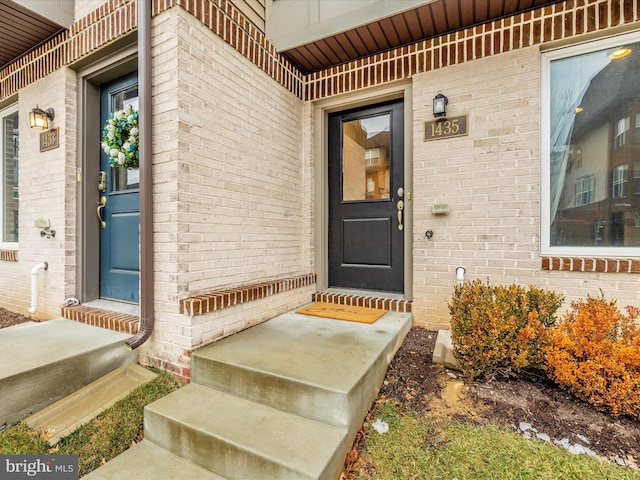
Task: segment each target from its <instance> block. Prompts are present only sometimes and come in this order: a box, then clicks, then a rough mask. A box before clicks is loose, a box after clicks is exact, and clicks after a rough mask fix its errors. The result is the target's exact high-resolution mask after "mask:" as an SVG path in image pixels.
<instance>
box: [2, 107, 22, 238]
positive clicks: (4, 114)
mask: <svg viewBox="0 0 640 480" xmlns="http://www.w3.org/2000/svg"><path fill="white" fill-rule="evenodd" d="M17 111H18V104H17V103H14V104H13V105H10V106H8V107H6V108H4V109H2V110H0V127H2V134H3V137H2V138H0V142H3V146H2V148H0V234H1V235H0V248H2V249H9V250H16V249H17V248H18V242H3V241H2V239H3V238H4V220H5V218H4V209H5V205H4V195H5V191H4V187H5V185H4V171H5V158H4V127H3V125H2V123H4V122H3V120H4V118H5V117H7V116H9V115H11V114H13V113H16V112H17ZM18 128H20V127H19V125H18ZM18 141H20V139H18ZM18 155H19V154H18ZM18 168H20V167H18ZM19 171H20V170H18V172H19ZM18 174H19V173H18ZM18 234H19V232H18Z"/></svg>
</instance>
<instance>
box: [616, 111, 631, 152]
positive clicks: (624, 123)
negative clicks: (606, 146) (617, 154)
mask: <svg viewBox="0 0 640 480" xmlns="http://www.w3.org/2000/svg"><path fill="white" fill-rule="evenodd" d="M615 125H616V131H615V135H614V138H613V148H614V149H616V148H622V147H623V146H624V145H625V143H627V137H628V135H627V134H628V132H629V128H630V125H631V117H629V116H627V117H623V118H621V119H620V120H618V121H617V122H616V124H615Z"/></svg>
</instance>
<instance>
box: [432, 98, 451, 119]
mask: <svg viewBox="0 0 640 480" xmlns="http://www.w3.org/2000/svg"><path fill="white" fill-rule="evenodd" d="M448 103H449V99H448V98H447V97H445V96H444V95H443V94H442V92H438V94H437V95H436V96H435V97H433V116H434V117H446V116H447V104H448Z"/></svg>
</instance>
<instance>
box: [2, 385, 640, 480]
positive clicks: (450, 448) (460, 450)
mask: <svg viewBox="0 0 640 480" xmlns="http://www.w3.org/2000/svg"><path fill="white" fill-rule="evenodd" d="M179 386H180V385H179V384H178V383H177V382H176V381H175V380H174V379H173V378H172V377H171V376H170V375H169V374H166V373H163V372H160V374H159V377H158V378H156V379H155V380H153V381H151V382H149V383H147V384H145V385H142V386H140V387H138V388H137V389H135V390H134V391H133V392H132V393H131V394H130V395H129V396H128V397H126V398H125V399H123V400H121V401H119V402H118V403H116V404H115V405H113V406H112V407H111V408H109V409H107V410H105V411H104V412H103V413H101V414H100V415H99V416H98V417H97V418H95V419H94V420H93V421H91V422H90V423H88V424H86V425H84V426H83V427H81V428H80V429H78V430H77V431H76V432H74V433H73V434H71V435H69V436H68V437H65V438H63V439H62V440H61V441H60V443H59V444H58V445H57V446H56V447H54V448H53V449H52V448H50V447H49V444H48V443H47V439H46V434H45V435H43V434H39V433H38V432H34V431H32V430H31V429H29V428H28V427H27V426H26V425H25V424H23V423H20V424H18V425H16V426H14V427H11V428H8V429H6V430H4V431H3V432H1V433H0V453H2V454H47V453H58V454H72V455H78V456H79V470H80V476H82V475H86V474H87V473H89V472H91V471H92V470H94V469H95V468H97V467H99V466H100V465H101V464H102V463H104V462H105V461H108V460H110V459H111V458H113V457H115V456H116V455H118V454H119V453H121V452H123V451H124V450H126V449H127V448H129V447H130V446H131V445H133V444H135V443H137V442H138V441H140V438H141V426H142V419H143V409H144V406H145V405H147V404H149V403H151V402H153V401H155V400H157V399H158V398H160V397H163V396H164V395H167V394H169V393H171V392H172V391H174V390H176V389H177V388H179ZM371 418H372V419H380V420H382V421H385V422H387V423H388V424H389V431H388V432H387V433H385V434H378V433H377V432H376V431H375V430H374V429H373V428H372V427H371V426H370V425H367V431H368V433H367V436H366V439H365V441H364V443H363V445H362V454H361V460H360V468H359V473H357V474H355V476H350V478H351V479H356V480H374V479H375V480H402V479H420V480H425V479H446V480H454V479H458V480H484V479H486V480H517V479H545V480H553V479H558V480H560V479H562V480H573V479H576V480H578V479H580V480H581V479H585V480H587V479H588V480H604V479H608V480H623V479H624V480H640V472H638V471H637V470H631V469H629V468H623V467H619V466H617V465H614V464H612V463H609V462H605V461H603V460H599V459H596V458H592V457H587V456H578V455H574V454H571V453H569V452H567V451H565V450H562V449H560V448H558V447H555V446H553V445H549V444H546V443H544V442H541V441H532V440H525V439H523V438H522V437H520V436H518V435H516V434H514V433H512V432H509V431H506V430H501V429H498V428H496V427H492V426H478V425H474V424H471V423H460V422H456V421H454V420H451V419H449V418H444V417H438V416H436V415H433V414H426V415H425V416H420V415H417V414H415V413H412V412H410V411H408V410H405V409H403V408H402V407H400V406H399V405H397V404H395V403H392V402H381V403H378V404H377V405H376V406H375V410H374V412H373V415H372V416H371Z"/></svg>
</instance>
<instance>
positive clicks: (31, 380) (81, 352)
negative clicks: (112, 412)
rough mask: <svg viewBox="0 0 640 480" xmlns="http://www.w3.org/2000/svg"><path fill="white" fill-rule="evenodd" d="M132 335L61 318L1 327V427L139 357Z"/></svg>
mask: <svg viewBox="0 0 640 480" xmlns="http://www.w3.org/2000/svg"><path fill="white" fill-rule="evenodd" d="M128 337H129V335H127V334H123V333H118V332H112V331H110V330H105V329H102V328H98V327H92V326H90V325H84V324H81V323H78V322H74V321H71V320H66V319H62V318H60V319H56V320H49V321H46V322H28V323H23V324H20V325H15V326H13V327H8V328H3V329H0V365H2V369H0V391H1V392H2V401H1V402H0V426H1V425H12V424H14V423H16V422H18V421H20V420H22V419H24V418H26V417H27V416H29V415H31V414H33V413H34V412H37V411H39V410H41V409H43V408H44V407H46V406H48V405H50V404H52V403H54V402H55V401H57V400H59V399H60V398H62V397H64V396H66V395H68V394H70V393H72V392H74V391H76V390H78V389H79V388H81V387H83V386H85V385H87V384H89V383H91V382H93V381H94V380H96V379H98V378H100V377H102V376H103V375H106V374H107V373H109V372H110V371H112V370H114V369H116V368H118V367H120V366H122V365H125V364H127V363H131V362H136V360H137V357H138V355H137V352H134V351H130V350H129V349H127V348H126V346H125V345H124V341H125V340H126V339H127V338H128Z"/></svg>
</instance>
